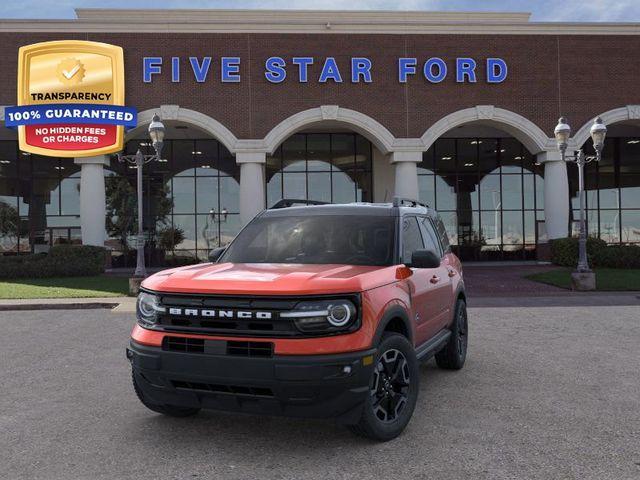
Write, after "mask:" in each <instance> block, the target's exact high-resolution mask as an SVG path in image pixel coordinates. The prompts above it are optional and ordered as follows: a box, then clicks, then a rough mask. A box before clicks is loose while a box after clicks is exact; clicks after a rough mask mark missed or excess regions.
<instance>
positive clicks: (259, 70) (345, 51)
mask: <svg viewBox="0 0 640 480" xmlns="http://www.w3.org/2000/svg"><path fill="white" fill-rule="evenodd" d="M68 38H75V39H82V40H94V41H104V42H108V43H112V44H116V45H121V46H122V47H123V48H124V51H125V64H126V81H127V87H126V88H127V104H128V105H131V106H135V107H137V108H138V109H139V110H144V109H147V108H152V107H156V106H158V105H160V104H178V105H180V106H182V107H187V108H191V109H194V110H198V111H201V112H203V113H206V114H207V115H210V116H211V117H213V118H215V119H217V120H218V121H220V122H221V123H222V124H224V125H225V126H227V128H229V129H230V130H231V131H232V132H233V133H234V134H235V135H236V136H237V137H238V138H261V137H263V136H264V135H265V134H266V133H268V131H269V130H270V129H271V128H273V127H274V126H275V125H276V124H278V123H279V122H280V121H282V120H283V119H285V118H286V117H288V116H290V115H292V114H294V113H297V112H299V111H301V110H305V109H307V108H312V107H317V106H319V105H323V104H334V105H340V106H341V107H347V108H351V109H354V110H357V111H359V112H362V113H365V114H367V115H370V116H371V117H373V118H375V119H376V120H377V121H379V122H380V123H382V124H383V125H385V126H386V127H387V128H388V129H389V130H390V131H391V132H392V133H393V134H394V135H396V136H398V137H419V136H420V135H421V134H422V133H423V132H424V131H425V130H426V129H427V128H428V127H429V126H430V125H431V124H433V123H434V122H435V121H437V120H438V119H440V118H442V117H443V116H444V115H446V114H448V113H451V112H454V111H456V110H459V109H462V108H467V107H470V106H474V105H480V104H491V105H495V106H497V107H501V108H505V109H508V110H511V111H514V112H516V113H519V114H520V115H522V116H524V117H526V118H528V119H530V120H531V121H533V122H534V123H536V124H537V125H538V126H540V127H541V128H542V129H544V130H545V131H546V132H548V134H549V135H551V134H552V132H553V127H554V126H555V123H556V121H557V118H558V116H559V115H560V114H561V113H562V114H564V115H566V116H568V117H569V119H570V122H571V124H572V125H573V126H574V128H575V129H576V130H577V129H578V128H579V127H580V126H582V124H583V123H585V122H587V121H588V120H589V119H590V118H591V117H592V116H594V115H595V114H598V113H601V112H604V111H607V110H610V109H612V108H617V107H621V106H624V105H628V104H640V89H639V88H638V84H639V82H640V36H637V37H636V36H598V37H593V36H591V37H590V36H553V35H539V36H529V35H527V36H524V35H496V36H485V35H369V34H367V35H341V34H327V35H313V34H309V35H301V34H224V35H223V34H164V33H163V34H157V35H156V34H138V35H133V34H128V35H125V34H74V35H65V34H63V33H60V34H53V33H50V34H49V33H47V34H33V33H3V34H0V58H2V60H3V63H2V69H1V70H0V104H4V105H12V104H15V102H16V76H17V75H16V68H17V54H18V48H19V47H20V46H22V45H26V44H30V43H35V42H39V41H45V40H60V39H68ZM272 55H277V56H282V57H284V58H285V59H290V58H291V57H292V56H294V55H295V56H313V57H315V61H316V63H315V64H314V65H313V66H312V67H310V72H309V73H310V78H309V82H308V83H307V84H300V83H298V79H297V69H295V70H294V69H293V68H292V66H290V67H289V68H288V69H287V71H288V76H287V79H286V80H285V82H284V83H281V84H272V83H269V82H268V81H267V80H266V79H265V78H264V61H265V59H266V58H267V57H269V56H272ZM143 56H162V57H164V59H165V63H164V69H163V74H162V76H155V77H154V81H153V83H151V84H144V83H143V82H142V57H143ZM172 56H179V57H182V59H183V63H182V79H181V80H182V81H181V82H180V83H171V81H170V57H172ZM189 56H196V57H203V56H212V57H213V60H212V65H211V70H210V71H209V77H208V78H207V81H206V82H205V83H201V84H199V83H196V82H195V80H194V78H193V75H192V74H191V71H190V67H189V64H188V57H189ZM221 56H239V57H241V58H242V63H241V67H240V73H241V76H242V81H241V82H240V83H221V82H220V80H219V79H220V62H219V58H220V57H221ZM326 56H334V57H336V58H337V60H338V63H339V65H340V68H341V73H342V75H343V80H344V83H342V84H334V83H332V82H328V83H326V84H320V83H318V82H317V76H318V74H319V70H320V67H321V62H323V61H324V57H326ZM352 56H364V57H368V58H370V59H371V60H372V61H373V69H372V73H373V83H370V84H365V83H358V84H352V83H351V82H350V81H349V75H348V74H349V69H348V65H349V59H350V57H352ZM403 56H405V57H417V58H418V59H419V64H420V63H421V62H420V60H422V61H424V60H426V59H427V58H429V57H432V56H438V57H442V58H443V59H445V61H447V64H448V65H449V75H448V77H447V79H446V80H445V81H443V82H442V83H440V84H430V83H428V82H427V81H426V80H424V78H423V77H422V76H421V75H420V74H418V75H415V76H414V77H413V78H410V80H409V82H408V83H407V84H401V83H399V82H398V79H397V59H398V57H403ZM457 56H469V57H472V58H475V59H476V60H477V61H478V66H479V67H482V66H483V64H484V61H485V59H486V58H487V57H501V58H504V59H505V60H506V61H507V63H508V66H509V76H508V78H507V80H506V81H505V82H504V83H501V84H493V85H491V84H487V83H486V82H485V81H484V72H483V70H484V69H483V68H479V72H478V75H479V76H478V82H477V83H476V84H468V83H466V84H457V83H456V82H455V75H454V73H455V72H453V71H452V70H453V69H452V66H453V64H452V62H453V60H454V59H455V57H457ZM418 73H420V66H419V67H418Z"/></svg>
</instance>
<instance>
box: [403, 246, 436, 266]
mask: <svg viewBox="0 0 640 480" xmlns="http://www.w3.org/2000/svg"><path fill="white" fill-rule="evenodd" d="M407 266H408V267H412V268H438V267H439V266H440V257H439V256H438V254H437V253H436V252H434V251H433V250H416V251H415V252H413V254H412V255H411V265H407Z"/></svg>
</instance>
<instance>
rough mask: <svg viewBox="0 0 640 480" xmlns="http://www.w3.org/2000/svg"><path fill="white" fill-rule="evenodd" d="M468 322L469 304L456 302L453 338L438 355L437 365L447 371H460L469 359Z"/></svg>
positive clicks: (461, 300) (459, 300)
mask: <svg viewBox="0 0 640 480" xmlns="http://www.w3.org/2000/svg"><path fill="white" fill-rule="evenodd" d="M468 327H469V322H468V320H467V304H466V302H465V301H464V300H463V299H461V298H460V299H458V301H457V302H456V309H455V314H454V317H453V323H452V324H451V337H449V341H448V342H447V345H446V346H445V347H444V348H443V349H442V350H440V351H439V352H438V353H436V364H437V365H438V367H440V368H443V369H445V370H460V369H461V368H462V367H463V366H464V362H465V360H466V358H467V343H468V333H469V328H468Z"/></svg>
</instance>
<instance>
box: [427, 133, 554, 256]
mask: <svg viewBox="0 0 640 480" xmlns="http://www.w3.org/2000/svg"><path fill="white" fill-rule="evenodd" d="M534 162H535V158H534V156H533V155H531V154H530V153H529V152H527V151H526V149H525V148H524V146H523V145H522V144H521V143H520V142H519V141H518V140H516V139H513V138H459V139H454V138H441V139H438V140H437V141H436V142H435V143H434V145H433V146H432V147H431V148H430V149H429V150H428V151H427V152H425V153H424V154H423V159H422V162H421V163H420V164H419V165H418V187H419V194H420V199H421V200H422V201H425V202H427V203H428V204H430V205H434V206H435V207H436V209H437V210H438V212H439V213H440V215H441V216H442V217H443V219H444V218H446V220H445V224H447V229H448V231H449V232H450V233H449V235H450V237H451V243H452V245H456V251H457V252H458V253H459V254H460V256H461V257H462V258H463V259H464V260H500V259H507V258H514V259H518V258H522V259H524V258H534V255H535V247H536V244H537V238H536V237H537V227H536V218H537V217H538V216H539V215H543V213H542V212H543V209H544V199H543V196H544V195H543V188H544V179H543V176H542V174H543V170H542V169H541V168H539V167H537V166H536V165H535V164H534ZM542 218H543V217H542Z"/></svg>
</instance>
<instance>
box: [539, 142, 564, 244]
mask: <svg viewBox="0 0 640 480" xmlns="http://www.w3.org/2000/svg"><path fill="white" fill-rule="evenodd" d="M537 159H538V162H540V163H543V164H544V223H545V226H546V229H547V237H548V238H549V240H553V239H554V238H566V237H567V236H568V235H569V179H568V177H567V164H566V162H563V161H562V157H561V156H560V152H542V153H539V154H538V158H537Z"/></svg>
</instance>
